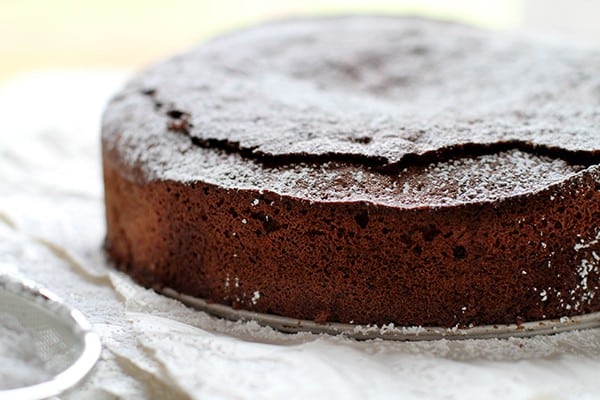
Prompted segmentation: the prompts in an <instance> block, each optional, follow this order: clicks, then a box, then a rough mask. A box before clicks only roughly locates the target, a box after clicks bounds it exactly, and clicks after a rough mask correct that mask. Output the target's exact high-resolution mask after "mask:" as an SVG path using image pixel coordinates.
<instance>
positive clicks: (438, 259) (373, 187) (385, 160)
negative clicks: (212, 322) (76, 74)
mask: <svg viewBox="0 0 600 400" xmlns="http://www.w3.org/2000/svg"><path fill="white" fill-rule="evenodd" d="M598 70H600V52H598V51H595V50H589V49H569V48H562V47H557V46H555V45H548V44H539V43H532V42H527V41H523V40H520V39H515V38H510V37H503V36H501V35H494V34H490V33H487V32H481V31H479V30H476V29H473V28H469V27H464V26H461V25H454V24H448V23H442V22H435V21H425V20H418V19H408V18H378V17H349V18H333V19H316V20H297V21H288V22H284V23H279V24H271V25H265V26H263V27H259V28H255V29H252V30H247V31H243V32H241V33H238V34H235V35H230V36H225V37H223V38H219V39H216V40H214V41H212V42H210V43H207V44H205V45H203V46H201V47H199V48H197V49H195V50H193V51H191V52H190V53H187V54H184V55H181V56H178V57H175V58H173V59H171V60H168V61H166V62H163V63H161V64H158V65H157V66H154V67H151V68H150V69H149V70H147V71H145V72H144V73H142V74H141V75H140V76H139V77H138V78H136V79H135V80H134V81H132V82H131V83H130V84H129V85H128V87H127V88H125V89H124V90H123V91H122V92H121V93H120V94H119V95H117V96H116V97H115V99H114V100H113V101H112V102H111V104H110V105H109V107H108V109H107V111H106V114H105V117H104V121H103V160H104V178H105V192H106V212H107V227H108V230H107V238H106V249H107V252H108V255H109V257H110V258H111V260H113V261H114V263H115V265H117V266H118V267H119V268H121V269H123V270H125V271H126V272H128V273H129V274H130V275H131V276H132V277H133V278H134V279H136V280H137V281H139V282H141V283H142V284H144V285H146V286H150V287H158V288H160V287H165V286H166V287H171V288H173V289H176V290H178V291H180V292H183V293H186V294H189V295H193V296H198V297H201V298H204V299H208V300H210V301H213V302H218V303H223V304H228V305H232V306H233V307H235V308H244V309H250V310H255V311H258V312H266V313H274V314H279V315H284V316H289V317H296V318H302V319H315V320H317V321H339V322H351V323H357V324H358V323H360V324H367V323H375V324H387V323H390V322H392V323H395V324H397V325H407V326H410V325H424V326H426V325H434V326H435V325H441V326H454V325H457V324H459V325H465V326H466V325H470V324H474V325H480V324H495V323H497V324H499V323H511V322H518V321H529V320H539V319H546V318H558V317H562V316H565V315H576V314H582V313H587V312H592V311H600V296H596V293H597V291H598V286H599V285H600V273H599V270H598V265H599V264H600V256H599V255H598V254H600V243H599V242H600V172H599V170H600V168H599V166H598V163H600V132H599V131H598V126H600V111H598V110H600V77H598V76H597V75H598V74H597V71H598Z"/></svg>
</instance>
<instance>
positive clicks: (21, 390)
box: [0, 274, 102, 400]
mask: <svg viewBox="0 0 600 400" xmlns="http://www.w3.org/2000/svg"><path fill="white" fill-rule="evenodd" d="M0 290H5V291H8V292H11V293H12V294H16V295H18V296H20V297H22V298H23V299H24V300H26V301H29V302H31V303H35V305H37V306H39V307H41V308H43V309H44V310H45V311H47V312H49V313H50V314H51V315H53V316H54V317H56V318H57V320H60V321H61V322H63V323H65V324H66V325H67V326H69V327H70V328H72V329H73V332H74V333H75V335H76V336H77V338H78V339H79V340H80V341H81V343H82V351H81V353H80V354H79V356H78V357H77V359H76V360H75V361H74V362H73V363H72V364H71V365H69V366H68V367H67V368H66V369H64V370H63V371H61V372H59V373H58V374H56V375H54V376H53V377H52V378H51V379H49V380H47V381H44V382H40V383H36V384H34V385H29V386H22V387H18V388H14V389H8V390H0V400H4V399H6V400H8V399H11V400H37V399H45V398H48V397H53V396H57V395H60V394H62V393H64V392H65V391H67V390H69V389H71V388H73V387H74V386H75V385H77V384H78V383H79V382H81V381H82V380H83V378H85V377H86V376H87V375H88V374H89V373H90V372H91V370H92V368H93V367H94V365H95V364H96V362H97V361H98V359H99V358H100V353H101V350H102V345H101V342H100V337H99V336H98V334H96V333H95V332H94V331H93V330H92V325H91V324H90V322H89V321H88V320H87V318H86V317H85V316H84V315H83V313H81V312H80V311H79V310H77V309H75V308H73V307H70V306H68V305H67V304H66V303H65V302H64V301H63V300H62V299H61V298H60V297H58V296H57V295H55V294H54V293H52V292H51V291H49V290H48V289H46V288H44V287H41V286H40V285H38V284H36V283H35V282H33V281H31V280H28V279H26V278H22V277H19V276H16V275H11V274H0ZM32 305H33V304H32Z"/></svg>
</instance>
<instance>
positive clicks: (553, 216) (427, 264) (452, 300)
mask: <svg viewBox="0 0 600 400" xmlns="http://www.w3.org/2000/svg"><path fill="white" fill-rule="evenodd" d="M122 172H123V171H122V165H118V164H114V163H112V162H108V163H106V164H105V180H106V182H107V183H106V187H107V190H106V204H107V221H108V234H107V241H106V244H107V246H106V247H107V251H108V254H109V256H110V258H111V259H112V260H113V261H114V262H115V264H116V265H118V266H119V267H120V268H121V269H123V270H125V271H126V272H128V273H129V274H130V275H131V276H133V277H134V279H136V280H138V281H139V282H141V283H142V284H144V285H146V286H150V287H155V288H162V287H171V288H175V289H177V290H178V291H181V292H182V293H185V294H189V295H192V296H197V297H201V298H204V299H207V300H209V301H213V302H217V303H222V304H227V305H231V306H233V307H234V308H244V309H249V310H254V311H258V312H265V313H274V314H279V315H285V316H289V317H295V318H302V319H315V320H318V321H325V320H327V321H338V322H353V323H364V324H369V323H376V324H386V323H390V322H393V323H395V324H397V325H424V326H428V325H429V326H454V325H456V324H459V325H464V326H467V325H469V324H474V325H480V324H491V323H497V324H500V323H511V322H515V321H530V320H539V319H547V318H559V317H562V316H565V315H577V314H581V313H585V312H591V311H597V310H598V309H600V297H596V292H597V290H598V281H599V279H600V275H599V273H598V256H597V255H598V253H600V244H599V243H598V242H599V241H598V237H597V236H598V235H599V234H600V229H598V226H599V225H598V221H599V219H600V215H599V212H598V210H599V209H600V195H599V193H598V185H599V182H600V179H598V172H597V168H594V169H593V171H584V172H582V173H580V174H579V175H577V176H576V177H573V178H571V179H569V180H567V181H566V182H562V183H559V184H555V185H553V186H551V187H549V188H547V189H545V190H543V191H540V192H538V193H535V194H528V195H523V196H517V197H514V198H509V199H505V200H503V201H500V202H487V203H480V204H476V205H474V204H470V205H463V206H456V207H440V208H434V209H431V208H416V209H412V210H404V211H403V212H398V210H397V209H394V208H391V207H386V206H381V205H377V204H369V203H364V202H358V203H343V202H342V203H336V202H329V203H311V202H308V201H303V200H299V199H295V198H290V197H288V196H281V195H279V194H276V193H271V192H266V191H264V192H262V193H260V192H258V191H255V190H244V189H242V190H233V189H223V188H221V187H218V186H215V185H211V184H206V183H203V182H197V183H191V184H190V183H181V182H175V181H161V182H158V181H157V182H149V183H145V184H140V183H139V182H136V181H134V180H129V179H127V178H124V176H123V173H122Z"/></svg>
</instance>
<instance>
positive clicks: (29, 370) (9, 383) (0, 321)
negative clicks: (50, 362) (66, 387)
mask: <svg viewBox="0 0 600 400" xmlns="http://www.w3.org/2000/svg"><path fill="white" fill-rule="evenodd" d="M33 343H34V339H33V336H32V334H31V332H29V331H28V330H27V329H26V328H25V327H23V326H22V325H21V323H20V322H19V320H18V319H17V318H16V317H15V316H14V315H11V314H7V313H0V390H6V389H15V388H19V387H24V386H29V385H33V384H36V383H41V382H44V381H46V380H48V379H50V377H51V376H52V374H51V373H50V372H49V371H47V370H46V369H45V367H44V362H43V361H42V359H41V358H40V357H39V355H38V354H37V352H36V349H35V347H34V346H33Z"/></svg>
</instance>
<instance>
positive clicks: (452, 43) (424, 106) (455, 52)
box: [130, 17, 600, 164]
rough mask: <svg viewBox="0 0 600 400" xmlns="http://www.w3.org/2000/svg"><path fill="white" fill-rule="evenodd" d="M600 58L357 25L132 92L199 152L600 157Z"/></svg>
mask: <svg viewBox="0 0 600 400" xmlns="http://www.w3.org/2000/svg"><path fill="white" fill-rule="evenodd" d="M598 71H600V51H594V50H582V49H573V48H568V47H560V46H556V45H554V46H553V45H541V44H539V43H533V42H528V41H525V40H522V39H519V38H514V37H510V36H506V35H501V34H493V33H490V32H486V31H482V30H479V29H475V28H471V27H466V26H462V25H458V24H451V23H445V22H433V21H427V20H421V19H412V18H402V19H399V18H385V17H379V18H377V17H349V18H331V19H315V20H297V21H291V22H286V23H274V24H270V25H266V26H263V27H260V28H255V29H250V30H246V31H242V32H241V33H238V34H232V35H228V36H224V37H221V38H218V39H216V40H213V41H212V42H209V43H207V44H204V45H202V46H200V47H198V48H196V49H194V50H192V51H191V52H189V53H186V54H183V55H180V56H178V57H175V58H173V59H171V60H168V61H166V62H163V63H161V64H158V65H157V66H155V67H152V68H150V69H148V70H147V71H145V72H144V73H143V74H142V75H141V76H140V77H139V78H138V79H136V80H135V81H134V82H132V83H131V85H130V88H132V89H136V88H137V89H139V90H141V91H145V93H151V94H152V97H153V98H154V99H155V101H156V102H157V103H159V104H162V105H163V106H164V107H166V108H168V109H169V110H175V111H179V112H181V113H185V114H186V116H188V117H189V120H188V121H186V122H187V123H188V124H187V129H188V131H189V132H188V133H189V135H190V136H191V137H192V138H196V139H197V141H198V142H199V143H208V142H212V143H213V144H216V143H229V144H234V145H235V146H234V147H236V148H237V149H239V150H241V151H245V152H246V153H247V154H255V155H257V156H259V157H260V156H265V157H269V156H271V157H280V158H282V159H283V157H285V156H295V157H298V156H300V158H301V156H324V157H327V156H331V155H340V156H350V157H353V156H354V157H357V158H359V159H360V158H364V159H365V160H367V161H368V160H370V161H371V163H374V164H392V163H397V162H400V161H401V160H402V159H403V158H405V157H406V155H411V154H412V155H420V154H426V153H430V152H432V151H437V150H440V149H445V148H453V147H454V148H456V147H457V146H462V145H463V144H465V143H466V144H476V145H477V144H479V145H494V144H496V143H502V142H512V143H516V144H517V146H516V147H523V145H524V144H529V145H531V147H532V148H542V149H543V148H546V149H547V148H553V149H562V150H565V151H566V152H567V153H568V152H579V153H581V152H588V153H591V154H593V155H598V153H599V151H600V130H599V127H600V74H599V73H598Z"/></svg>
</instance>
